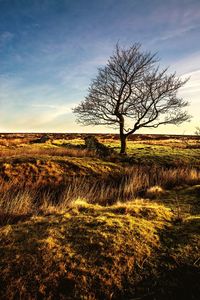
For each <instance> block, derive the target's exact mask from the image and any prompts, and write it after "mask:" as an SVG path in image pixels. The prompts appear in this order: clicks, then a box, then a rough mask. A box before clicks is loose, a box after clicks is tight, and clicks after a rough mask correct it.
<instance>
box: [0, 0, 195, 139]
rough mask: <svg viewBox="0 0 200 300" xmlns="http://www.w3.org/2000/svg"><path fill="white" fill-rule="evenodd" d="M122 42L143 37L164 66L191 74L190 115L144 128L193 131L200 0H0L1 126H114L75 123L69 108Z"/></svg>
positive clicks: (186, 91) (2, 128)
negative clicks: (178, 122)
mask: <svg viewBox="0 0 200 300" xmlns="http://www.w3.org/2000/svg"><path fill="white" fill-rule="evenodd" d="M118 41H119V42H120V43H121V44H122V45H124V46H127V47H128V46H130V45H131V44H133V43H135V42H140V43H141V44H142V47H143V49H144V50H150V51H152V52H158V56H159V57H160V59H161V62H160V64H161V66H163V67H165V66H170V71H177V74H179V75H180V76H183V77H185V76H190V80H189V82H188V83H187V85H185V87H184V88H183V89H182V90H181V91H180V95H181V96H183V97H184V98H185V99H186V100H188V101H189V102H190V107H189V109H188V110H189V112H190V114H192V115H193V119H192V121H191V122H190V123H185V124H183V125H181V126H179V127H176V126H163V127H159V128H158V129H156V130H153V131H150V130H149V129H148V130H147V131H148V132H152V133H153V132H154V133H180V134H183V133H185V134H190V133H193V132H194V131H195V126H200V117H199V116H200V1H199V0H168V1H163V0H123V1H122V0H76V1H73V0H71V1H70V0H43V1H41V0H40V1H39V0H0V132H12V131H15V132H17V131H18V132H20V131H21V132H25V131H34V132H41V131H42V132H45V131H46V132H47V131H49V132H98V131H100V132H106V131H107V132H110V131H111V129H109V128H105V127H81V126H80V125H77V124H76V123H75V118H74V116H73V114H72V112H71V109H72V107H74V106H75V105H76V104H78V103H79V102H80V101H81V100H83V99H84V96H86V94H87V89H88V86H89V83H90V81H91V79H92V78H93V77H94V76H95V75H96V74H97V68H98V67H99V66H101V65H104V64H105V63H106V61H107V59H108V58H109V56H110V55H111V54H112V52H113V49H114V46H115V44H116V43H117V42H118ZM147 131H144V130H141V131H140V132H141V133H142V132H147Z"/></svg>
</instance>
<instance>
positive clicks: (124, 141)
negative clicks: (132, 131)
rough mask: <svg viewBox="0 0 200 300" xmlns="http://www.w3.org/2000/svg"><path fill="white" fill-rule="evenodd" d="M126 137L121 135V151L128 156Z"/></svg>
mask: <svg viewBox="0 0 200 300" xmlns="http://www.w3.org/2000/svg"><path fill="white" fill-rule="evenodd" d="M126 138H127V137H126V135H124V134H120V141H121V150H120V154H126Z"/></svg>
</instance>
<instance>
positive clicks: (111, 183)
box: [0, 166, 200, 224]
mask: <svg viewBox="0 0 200 300" xmlns="http://www.w3.org/2000/svg"><path fill="white" fill-rule="evenodd" d="M56 174H57V173H56ZM55 176H56V175H55ZM22 179H23V174H22ZM47 183H48V182H46V185H44V184H42V183H41V182H39V181H37V184H35V185H32V186H31V185H30V181H29V180H27V182H21V185H19V184H18V181H16V182H15V181H11V182H3V183H2V186H1V189H0V190H1V192H0V196H1V198H0V212H1V216H3V217H2V218H1V222H2V223H3V224H6V223H9V222H10V221H11V219H12V216H13V219H14V220H15V219H16V217H18V218H20V216H22V218H23V217H24V216H25V215H30V214H32V215H33V214H37V213H38V212H41V211H43V212H45V211H53V210H55V211H62V210H65V209H67V208H68V207H69V205H71V203H73V202H74V201H76V200H77V199H86V200H87V201H88V202H89V203H93V204H100V205H104V206H106V205H111V204H115V203H117V202H124V203H126V202H128V201H130V200H132V199H136V198H137V197H138V196H140V197H147V198H150V199H153V198H155V199H157V198H161V196H163V195H165V189H169V188H171V189H172V188H174V187H177V186H184V185H194V184H199V183H200V171H197V170H195V169H189V168H188V169H185V168H178V169H165V168H159V167H156V166H154V167H152V168H149V167H143V166H140V167H139V166H137V167H131V168H130V167H129V168H125V169H121V173H120V172H119V171H118V172H117V173H116V174H115V175H114V174H112V176H111V173H109V174H107V175H104V176H103V177H92V176H89V177H88V176H82V177H77V176H73V177H71V178H69V180H68V181H65V184H63V181H61V184H58V185H55V182H54V184H52V183H50V184H49V185H47ZM174 197H175V196H174Z"/></svg>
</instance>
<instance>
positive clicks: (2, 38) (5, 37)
mask: <svg viewBox="0 0 200 300" xmlns="http://www.w3.org/2000/svg"><path fill="white" fill-rule="evenodd" d="M13 37H14V34H13V33H11V32H9V31H5V32H3V33H2V34H1V35H0V47H4V46H6V45H7V44H8V43H9V42H10V41H11V40H12V39H13Z"/></svg>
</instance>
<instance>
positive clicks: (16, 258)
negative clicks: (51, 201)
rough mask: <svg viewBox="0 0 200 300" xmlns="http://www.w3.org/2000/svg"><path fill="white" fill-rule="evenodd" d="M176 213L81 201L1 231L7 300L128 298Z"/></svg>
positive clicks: (157, 207) (0, 250) (1, 278)
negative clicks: (160, 234)
mask: <svg viewBox="0 0 200 300" xmlns="http://www.w3.org/2000/svg"><path fill="white" fill-rule="evenodd" d="M171 216H172V213H171V212H170V210H169V209H167V208H165V207H164V206H163V205H157V204H149V203H147V202H146V203H142V204H139V202H136V203H135V202H129V203H128V204H127V205H125V204H117V205H115V206H111V207H102V206H100V205H93V204H88V203H86V202H84V201H80V200H79V201H76V202H75V203H74V204H73V205H71V206H70V207H69V208H68V210H66V211H65V212H63V213H59V212H57V214H56V213H55V212H54V214H50V215H43V216H34V217H32V218H30V219H28V220H27V221H24V222H20V223H18V224H16V225H7V226H3V227H2V228H1V229H0V259H1V266H2V271H1V274H0V281H1V289H0V296H1V297H3V298H4V299H19V298H20V299H40V298H43V299H80V298H81V299H111V298H117V297H126V296H125V295H128V294H129V293H131V292H132V291H131V286H133V285H135V284H136V282H137V281H139V280H140V271H142V270H143V268H144V267H145V265H146V264H147V265H148V262H149V260H150V256H151V255H152V254H153V252H154V251H155V250H156V249H159V247H160V241H159V231H160V230H162V229H163V228H164V227H165V226H166V225H167V224H168V222H169V221H170V219H171Z"/></svg>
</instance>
